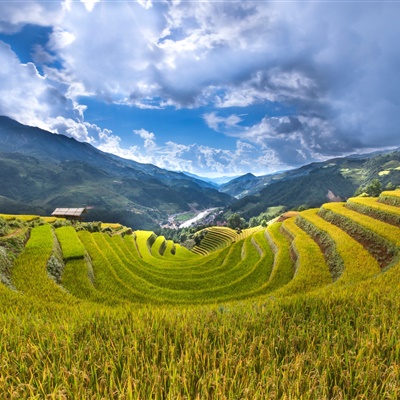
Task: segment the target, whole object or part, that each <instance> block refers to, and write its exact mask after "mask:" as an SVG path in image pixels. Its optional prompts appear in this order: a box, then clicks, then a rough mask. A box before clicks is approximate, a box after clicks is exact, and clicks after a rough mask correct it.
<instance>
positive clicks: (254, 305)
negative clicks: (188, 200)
mask: <svg viewBox="0 0 400 400" xmlns="http://www.w3.org/2000/svg"><path fill="white" fill-rule="evenodd" d="M399 216H400V191H391V192H384V193H383V194H382V195H381V197H380V198H379V199H377V198H374V199H372V198H353V199H349V200H348V202H347V203H328V204H325V205H323V206H322V207H321V208H320V209H313V210H306V211H303V212H301V213H300V214H299V215H298V216H295V217H293V218H289V219H286V220H285V221H283V222H277V223H274V224H272V225H270V226H268V228H260V227H259V228H257V229H252V230H245V231H243V232H242V233H241V234H238V233H237V232H235V231H231V230H229V229H228V228H217V227H215V228H211V229H210V228H209V229H208V231H207V234H206V235H205V237H204V239H203V240H202V242H201V243H200V244H199V245H198V246H196V248H195V250H194V251H189V250H187V249H186V248H184V247H182V246H179V245H178V244H176V243H173V242H172V241H170V240H166V239H165V238H164V237H162V236H160V237H157V236H156V235H155V234H154V233H153V232H149V231H134V232H132V233H131V232H130V230H126V229H124V228H123V227H122V226H121V225H119V224H111V223H108V224H103V225H102V226H101V228H102V229H104V232H103V233H101V232H95V233H90V232H89V231H86V230H80V231H76V230H75V229H74V227H73V226H62V227H58V228H56V227H55V226H56V225H54V226H53V223H54V222H55V221H54V220H52V219H45V218H43V217H38V216H7V215H0V217H1V218H2V219H0V223H1V221H3V222H2V224H3V227H4V228H3V233H4V235H3V236H2V237H0V276H1V281H2V282H3V283H1V284H0V303H1V309H0V310H1V311H0V354H1V358H0V363H1V368H0V393H1V396H0V397H1V398H5V399H25V398H26V399H397V398H400V340H399V338H400V336H399V332H400V290H399V289H400V275H399V274H400V223H399V221H400V218H399ZM15 221H22V222H21V224H22V226H23V227H22V228H21V227H19V226H16V225H15ZM7 224H8V225H7ZM13 224H14V225H13ZM18 246H19V247H18Z"/></svg>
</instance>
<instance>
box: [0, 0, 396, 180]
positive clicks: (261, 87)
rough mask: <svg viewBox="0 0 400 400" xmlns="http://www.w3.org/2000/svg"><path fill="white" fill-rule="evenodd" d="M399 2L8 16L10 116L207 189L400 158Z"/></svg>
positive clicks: (119, 6)
mask: <svg viewBox="0 0 400 400" xmlns="http://www.w3.org/2000/svg"><path fill="white" fill-rule="evenodd" d="M399 38H400V2H397V1H385V0H378V1H367V0H358V1H357V0H354V1H351V0H350V1H344V0H343V1H341V0H336V1H324V0H320V1H307V0H299V1H283V0H282V1H279V0H275V1H268V0H265V1H264V0H254V1H248V0H242V1H235V0H229V1H228V0H227V1H219V0H213V1H202V0H193V1H191V0H158V1H155V0H153V1H152V0H137V1H121V0H108V1H105V0H63V1H61V0H60V1H58V0H53V1H40V0H23V1H20V0H10V1H7V0H6V1H4V0H2V1H1V2H0V115H6V116H9V117H11V118H14V119H16V120H18V121H20V122H22V123H24V124H27V125H32V126H39V127H41V128H44V129H47V130H50V131H52V132H54V133H60V134H65V135H68V136H72V137H74V138H76V139H77V140H80V141H86V142H89V143H91V144H92V145H94V146H96V147H98V148H100V149H102V150H104V151H108V152H112V153H115V154H117V155H120V156H122V157H125V158H131V159H134V160H136V161H139V162H146V163H153V164H156V165H158V166H160V167H163V168H168V169H172V170H184V171H188V172H192V173H196V174H199V175H203V176H210V177H211V176H221V175H238V174H242V173H246V172H253V173H255V174H266V173H269V172H273V171H277V170H282V169H287V168H290V167H295V166H299V165H302V164H305V163H309V162H311V161H316V160H323V159H327V158H330V157H335V156H339V155H344V154H349V153H354V152H359V153H362V152H368V151H370V150H374V149H381V148H391V147H398V146H400V131H399V126H400V108H399V106H400V47H399V44H398V43H399Z"/></svg>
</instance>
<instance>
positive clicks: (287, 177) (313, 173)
mask: <svg viewBox="0 0 400 400" xmlns="http://www.w3.org/2000/svg"><path fill="white" fill-rule="evenodd" d="M373 179H379V180H380V181H381V183H382V185H383V186H384V187H385V186H386V185H388V184H389V182H390V183H392V185H394V186H397V185H400V151H392V152H383V153H381V152H380V153H378V154H373V155H365V156H364V157H359V156H357V157H354V156H348V157H343V158H335V159H332V160H328V161H325V162H319V163H312V164H308V165H305V166H303V167H301V168H298V169H295V170H291V171H286V172H282V173H278V174H276V175H266V176H263V177H254V178H253V177H249V178H248V179H246V175H245V176H243V177H241V180H242V183H241V184H240V182H239V183H238V184H236V182H235V181H236V180H235V181H231V182H229V183H228V184H226V185H224V186H222V187H221V188H220V190H223V191H225V192H227V193H229V194H231V195H234V196H236V197H240V196H242V197H240V198H239V199H238V200H236V201H235V202H233V203H232V204H231V205H230V206H229V207H228V212H238V213H240V214H241V215H242V216H243V217H245V218H250V217H252V216H256V215H259V214H260V213H262V212H265V210H266V209H267V208H268V207H272V206H285V207H286V208H288V209H291V208H297V207H299V206H304V207H319V206H320V205H321V204H323V203H325V202H326V201H328V200H330V199H332V198H338V197H340V199H342V200H345V199H347V198H349V197H351V196H352V195H353V194H354V192H355V191H356V189H357V188H358V187H360V186H362V185H366V184H368V183H369V182H371V181H372V180H373ZM246 191H248V192H249V193H252V194H250V195H247V196H245V195H244V196H243V194H245V193H246Z"/></svg>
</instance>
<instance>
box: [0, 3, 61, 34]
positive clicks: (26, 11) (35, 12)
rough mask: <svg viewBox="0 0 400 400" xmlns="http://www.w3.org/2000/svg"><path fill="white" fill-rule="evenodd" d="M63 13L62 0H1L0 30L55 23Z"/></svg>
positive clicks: (7, 31)
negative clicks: (44, 0)
mask: <svg viewBox="0 0 400 400" xmlns="http://www.w3.org/2000/svg"><path fill="white" fill-rule="evenodd" d="M63 15H64V9H63V1H57V0H54V1H51V2H49V1H48V2H40V1H37V0H25V1H2V2H0V32H5V33H14V32H17V31H19V30H20V29H21V28H22V27H23V26H24V25H25V24H35V25H40V26H52V25H57V24H58V23H61V21H62V17H63Z"/></svg>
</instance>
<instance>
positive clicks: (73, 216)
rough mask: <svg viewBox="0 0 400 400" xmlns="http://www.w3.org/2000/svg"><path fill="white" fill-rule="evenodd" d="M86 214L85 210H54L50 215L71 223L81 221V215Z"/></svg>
mask: <svg viewBox="0 0 400 400" xmlns="http://www.w3.org/2000/svg"><path fill="white" fill-rule="evenodd" d="M86 213H87V210H86V208H56V209H55V210H54V211H53V212H52V213H51V215H52V216H53V217H59V218H65V219H69V220H73V221H83V214H86Z"/></svg>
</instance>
